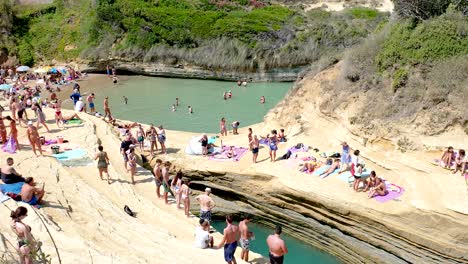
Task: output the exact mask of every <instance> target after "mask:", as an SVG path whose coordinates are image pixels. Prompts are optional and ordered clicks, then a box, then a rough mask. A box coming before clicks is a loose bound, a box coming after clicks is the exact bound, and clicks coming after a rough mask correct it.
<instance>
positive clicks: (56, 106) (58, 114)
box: [52, 99, 65, 128]
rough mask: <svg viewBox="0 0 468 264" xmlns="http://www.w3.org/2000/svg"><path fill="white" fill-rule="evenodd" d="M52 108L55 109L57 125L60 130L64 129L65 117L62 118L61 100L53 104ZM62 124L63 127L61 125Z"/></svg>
mask: <svg viewBox="0 0 468 264" xmlns="http://www.w3.org/2000/svg"><path fill="white" fill-rule="evenodd" d="M52 108H54V109H55V123H56V124H57V127H58V128H64V127H65V126H64V124H63V116H62V102H60V100H59V99H56V100H55V101H53V102H52ZM60 124H62V125H60Z"/></svg>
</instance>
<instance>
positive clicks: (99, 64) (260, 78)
mask: <svg viewBox="0 0 468 264" xmlns="http://www.w3.org/2000/svg"><path fill="white" fill-rule="evenodd" d="M107 65H112V66H114V67H115V68H116V69H117V70H118V71H119V72H125V73H129V74H141V75H149V76H161V77H174V78H194V79H212V80H227V81H237V80H239V79H246V80H249V81H256V82H265V81H266V82H270V81H271V82H291V81H295V80H296V79H297V77H298V75H299V73H300V72H301V71H303V70H304V69H305V68H306V67H294V68H284V69H280V68H279V69H269V70H257V71H255V72H247V71H246V72H239V71H236V70H232V71H231V70H222V69H206V68H203V67H199V66H196V65H183V64H177V65H170V64H163V63H145V62H135V61H126V60H123V59H115V60H110V61H107V60H106V61H94V62H89V63H86V64H85V65H84V68H82V71H83V72H90V73H91V72H105V70H106V66H107Z"/></svg>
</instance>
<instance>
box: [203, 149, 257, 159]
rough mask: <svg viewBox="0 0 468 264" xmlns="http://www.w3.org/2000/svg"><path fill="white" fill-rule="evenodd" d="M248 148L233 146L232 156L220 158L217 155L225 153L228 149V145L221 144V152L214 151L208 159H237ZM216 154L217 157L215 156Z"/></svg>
mask: <svg viewBox="0 0 468 264" xmlns="http://www.w3.org/2000/svg"><path fill="white" fill-rule="evenodd" d="M248 150H249V149H248V148H243V147H234V148H233V152H234V158H230V159H229V158H220V157H219V156H218V155H221V156H225V155H227V153H228V151H229V146H223V152H221V153H214V154H213V155H211V156H210V157H209V158H208V159H209V160H216V161H239V160H240V159H241V158H242V156H244V155H245V153H247V151H248ZM216 156H218V157H216Z"/></svg>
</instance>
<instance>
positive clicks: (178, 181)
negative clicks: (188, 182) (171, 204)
mask: <svg viewBox="0 0 468 264" xmlns="http://www.w3.org/2000/svg"><path fill="white" fill-rule="evenodd" d="M182 175H183V174H182V172H181V171H178V172H177V174H176V176H175V177H174V179H172V182H171V190H172V191H173V192H174V194H175V198H176V206H177V209H181V208H180V197H181V195H182V193H181V192H180V186H182Z"/></svg>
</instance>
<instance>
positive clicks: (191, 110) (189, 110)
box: [188, 105, 193, 114]
mask: <svg viewBox="0 0 468 264" xmlns="http://www.w3.org/2000/svg"><path fill="white" fill-rule="evenodd" d="M188 112H189V114H193V109H192V107H191V106H190V105H189V106H188Z"/></svg>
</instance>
